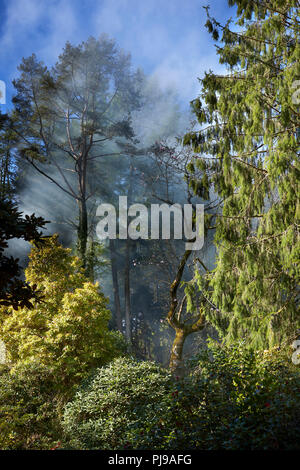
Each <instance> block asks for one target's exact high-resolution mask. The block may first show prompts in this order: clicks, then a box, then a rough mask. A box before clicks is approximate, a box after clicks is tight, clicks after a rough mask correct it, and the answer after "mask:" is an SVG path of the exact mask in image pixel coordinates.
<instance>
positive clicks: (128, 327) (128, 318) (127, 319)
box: [124, 157, 133, 344]
mask: <svg viewBox="0 0 300 470" xmlns="http://www.w3.org/2000/svg"><path fill="white" fill-rule="evenodd" d="M132 183H133V162H132V157H130V175H129V188H128V194H127V196H128V203H129V204H130V203H131V197H132V189H133V188H132ZM127 231H128V227H127ZM124 291H125V323H126V339H127V341H128V343H129V344H131V341H132V331H131V302H130V240H129V238H128V233H127V239H126V248H125V269H124Z"/></svg>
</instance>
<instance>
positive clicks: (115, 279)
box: [109, 239, 123, 333]
mask: <svg viewBox="0 0 300 470" xmlns="http://www.w3.org/2000/svg"><path fill="white" fill-rule="evenodd" d="M109 249H110V261H111V274H112V281H113V291H114V301H115V313H116V324H117V328H118V330H119V331H120V332H121V333H123V326H122V313H121V302H120V294H119V280H118V269H117V260H116V251H115V244H114V241H113V240H111V239H110V240H109Z"/></svg>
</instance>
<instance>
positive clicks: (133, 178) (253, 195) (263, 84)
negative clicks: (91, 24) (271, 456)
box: [0, 0, 300, 450]
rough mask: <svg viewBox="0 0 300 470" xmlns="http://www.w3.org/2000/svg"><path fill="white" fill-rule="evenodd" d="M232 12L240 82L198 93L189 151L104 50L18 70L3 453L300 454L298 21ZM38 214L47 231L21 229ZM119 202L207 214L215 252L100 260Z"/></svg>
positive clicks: (117, 248) (0, 351)
mask: <svg viewBox="0 0 300 470" xmlns="http://www.w3.org/2000/svg"><path fill="white" fill-rule="evenodd" d="M229 5H230V6H233V5H235V6H237V22H236V24H235V25H232V23H231V21H228V23H227V24H225V25H222V24H220V23H219V22H218V21H216V20H215V19H214V17H213V16H211V15H212V12H210V10H209V9H208V8H206V13H207V23H206V27H207V30H208V31H209V33H211V35H212V40H213V41H215V42H216V53H217V54H218V56H219V60H220V63H221V64H224V66H225V67H226V71H227V72H226V74H224V75H216V74H215V73H214V72H213V71H207V72H206V73H205V75H204V78H202V79H201V80H200V85H201V91H200V95H199V97H197V98H195V100H193V101H192V102H191V109H192V113H193V119H194V121H193V123H192V124H191V125H190V129H189V131H188V132H185V134H184V135H182V134H181V135H180V131H181V128H180V107H179V105H178V102H177V98H176V96H175V95H174V94H172V93H168V92H163V91H161V90H160V89H159V85H158V83H156V82H153V80H152V81H151V80H150V79H149V77H147V76H146V75H145V74H144V73H143V72H142V71H141V70H139V69H138V70H133V67H132V65H131V62H130V55H126V54H125V53H124V52H123V51H121V50H120V49H119V48H118V46H117V45H116V43H115V41H114V40H112V39H109V37H108V36H106V35H103V36H101V37H100V38H99V39H95V38H89V39H88V40H87V41H85V42H83V43H82V44H79V45H77V46H76V45H72V44H70V43H67V44H66V46H65V48H64V50H63V51H62V54H61V55H60V56H59V57H58V59H57V63H56V64H55V66H53V67H48V66H47V65H45V64H43V63H42V62H40V61H39V60H38V58H37V57H36V56H35V55H34V54H33V55H32V56H31V57H29V58H25V59H23V61H22V63H21V65H20V66H19V72H20V73H19V76H18V78H16V79H15V80H14V81H13V84H14V87H15V95H14V98H13V107H12V110H11V112H10V113H9V114H7V115H1V116H0V118H1V119H0V158H1V160H0V219H1V225H0V340H1V348H0V359H1V362H2V364H0V448H1V449H59V448H63V449H114V450H117V449H150V450H151V449H159V450H161V449H170V450H175V449H178V450H179V449H181V450H182V449H203V450H220V449H230V450H255V449H299V448H300V441H299V432H300V400H299V391H300V369H299V362H300V360H299V351H298V349H297V347H298V345H300V341H298V340H297V339H298V338H299V339H300V315H299V294H300V292H299V265H300V263H299V261H300V248H299V247H300V245H299V215H300V204H299V177H300V168H299V139H300V119H299V109H300V108H299V104H300V97H299V86H300V85H299V86H298V85H297V84H299V83H300V61H299V59H300V47H299V46H300V42H299V2H298V1H297V0H270V1H264V0H263V1H256V0H250V1H244V0H229ZM297 86H298V88H297ZM162 103H163V106H164V107H165V108H167V109H162ZM159 111H161V113H159ZM28 194H29V195H30V197H31V198H33V199H34V198H36V203H37V204H41V206H42V208H43V209H44V212H43V213H41V214H39V213H38V210H35V211H34V212H35V214H30V215H23V213H22V210H21V209H22V207H23V205H24V200H25V196H26V195H28ZM123 195H127V197H128V205H131V204H133V203H142V204H144V205H145V206H146V207H150V204H152V203H156V204H168V205H173V204H176V203H177V204H181V205H183V204H190V205H191V207H192V215H193V228H194V229H196V228H197V227H196V205H197V204H203V205H204V220H205V224H204V236H205V242H204V246H203V247H202V248H201V249H200V250H195V251H193V250H191V249H188V250H187V249H186V248H185V240H172V239H171V240H164V239H159V240H156V239H149V240H147V239H145V238H142V237H140V238H138V239H137V240H131V239H129V238H127V239H121V238H117V239H114V240H112V239H111V240H106V241H100V240H99V239H98V238H97V230H96V224H97V221H98V220H97V218H96V209H97V206H98V205H99V204H101V203H103V202H104V203H110V204H113V205H115V206H117V204H118V198H119V196H123ZM41 206H39V207H41ZM31 207H34V204H33V205H32V206H31ZM19 208H20V209H19ZM44 214H47V217H46V218H47V220H45V216H44ZM48 219H49V220H48ZM127 223H128V222H127ZM117 225H118V227H119V225H121V222H120V221H118V224H117ZM127 228H128V227H127ZM20 239H23V240H25V242H30V253H29V255H28V259H27V261H26V263H25V264H26V265H24V266H23V265H22V262H21V261H20V260H19V259H18V258H17V257H16V255H15V247H16V246H17V245H15V244H14V242H16V240H20Z"/></svg>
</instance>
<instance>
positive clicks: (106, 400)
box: [63, 358, 173, 449]
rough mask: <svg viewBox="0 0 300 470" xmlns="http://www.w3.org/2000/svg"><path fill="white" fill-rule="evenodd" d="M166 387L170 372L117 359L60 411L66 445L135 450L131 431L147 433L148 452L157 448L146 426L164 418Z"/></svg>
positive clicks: (150, 365)
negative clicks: (62, 414)
mask: <svg viewBox="0 0 300 470" xmlns="http://www.w3.org/2000/svg"><path fill="white" fill-rule="evenodd" d="M172 382H173V379H172V377H171V375H170V373H169V372H168V371H167V370H164V369H162V368H161V367H160V366H158V365H156V364H155V363H152V362H137V361H135V360H133V359H128V358H119V359H116V360H115V361H113V362H112V363H111V364H110V365H109V366H107V367H103V368H100V369H98V370H97V371H96V372H95V373H94V375H93V376H92V377H91V379H90V380H89V381H88V382H86V383H85V384H83V386H82V388H81V390H80V391H78V393H77V394H76V397H75V399H74V400H73V401H72V402H70V403H68V404H67V406H66V408H65V413H64V420H63V427H64V430H65V432H66V434H67V435H68V437H69V442H70V446H71V447H73V448H74V447H75V448H81V449H122V448H123V449H124V448H125V449H126V448H132V447H133V446H134V445H135V446H136V448H139V447H140V442H137V441H136V439H135V432H134V429H135V428H136V426H138V428H139V429H140V428H141V427H142V429H141V431H142V432H143V433H145V434H147V433H148V432H149V439H150V441H151V445H152V447H155V444H156V443H157V444H160V442H161V439H162V437H161V436H159V435H158V434H157V433H153V434H152V433H151V429H150V428H151V426H150V424H151V422H153V420H154V421H155V422H157V423H158V422H159V420H160V418H161V414H163V415H164V414H165V413H166V410H165V409H164V400H165V396H166V395H167V394H168V391H169V390H170V388H171V387H172ZM141 440H142V441H143V439H141Z"/></svg>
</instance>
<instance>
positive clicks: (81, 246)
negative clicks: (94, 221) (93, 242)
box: [77, 199, 88, 268]
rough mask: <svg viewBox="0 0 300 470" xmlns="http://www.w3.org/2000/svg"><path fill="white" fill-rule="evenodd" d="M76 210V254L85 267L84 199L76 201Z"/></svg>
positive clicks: (85, 224) (86, 229) (85, 221)
mask: <svg viewBox="0 0 300 470" xmlns="http://www.w3.org/2000/svg"><path fill="white" fill-rule="evenodd" d="M78 210H79V223H78V231H77V235H78V241H77V249H78V254H79V256H80V258H81V260H82V265H83V267H84V268H85V267H86V248H87V238H88V217H87V208H86V201H85V199H80V200H79V201H78Z"/></svg>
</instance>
